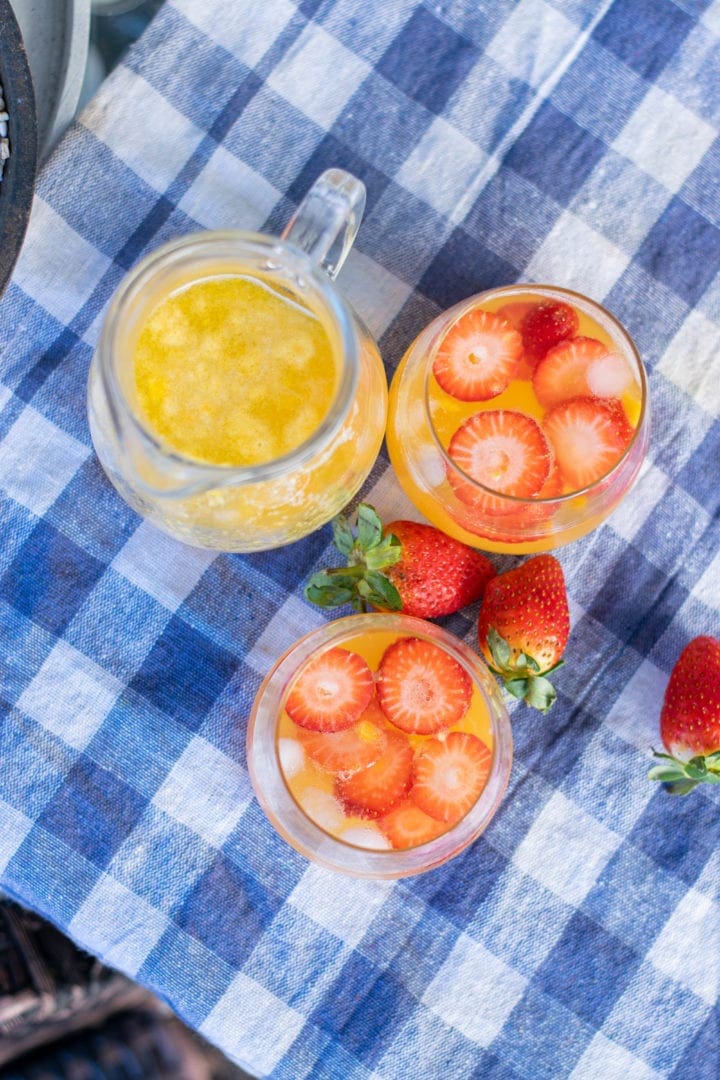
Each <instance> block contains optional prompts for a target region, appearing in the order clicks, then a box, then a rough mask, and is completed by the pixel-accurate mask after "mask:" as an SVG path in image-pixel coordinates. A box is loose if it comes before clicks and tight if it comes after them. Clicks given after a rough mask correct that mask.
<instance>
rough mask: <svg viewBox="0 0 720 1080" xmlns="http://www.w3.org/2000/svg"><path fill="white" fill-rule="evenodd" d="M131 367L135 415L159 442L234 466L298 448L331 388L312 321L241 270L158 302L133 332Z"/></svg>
mask: <svg viewBox="0 0 720 1080" xmlns="http://www.w3.org/2000/svg"><path fill="white" fill-rule="evenodd" d="M134 370H135V386H136V392H137V398H138V402H139V405H140V410H141V414H142V415H143V417H144V419H145V421H146V423H147V425H148V427H149V428H151V429H152V431H153V432H155V433H156V434H157V435H158V436H159V437H160V439H161V440H162V442H163V443H164V444H166V445H167V446H168V447H169V448H170V449H172V450H174V451H177V452H179V453H181V454H183V455H184V456H186V457H189V458H192V459H193V460H195V461H198V462H203V463H206V464H209V465H227V466H236V467H243V466H252V465H262V464H265V463H266V462H270V461H275V460H276V459H278V458H281V457H283V456H284V455H285V454H288V453H290V452H291V451H293V450H295V449H297V447H299V446H300V445H301V444H302V443H303V442H305V441H306V440H307V439H308V438H309V437H310V436H311V435H312V434H313V433H314V432H315V431H317V429H318V428H319V427H320V425H321V424H322V422H323V420H324V419H325V417H326V416H327V414H328V411H329V408H330V405H331V403H332V401H333V400H334V398H335V395H336V392H337V385H338V364H337V361H336V358H335V354H334V350H333V347H332V345H331V342H330V339H329V338H328V334H327V332H326V330H325V328H324V326H323V325H322V323H321V321H320V319H319V318H318V317H317V316H316V315H315V314H314V313H313V312H312V311H310V310H309V309H308V308H306V307H303V306H301V305H300V304H298V303H296V302H295V301H294V300H293V299H291V298H289V297H287V296H283V295H281V293H280V292H278V291H277V290H276V289H273V288H271V287H270V285H269V284H267V283H265V282H263V281H261V280H258V279H252V278H248V277H244V276H242V275H239V274H238V275H231V274H222V275H218V276H216V277H206V278H202V279H200V280H198V281H193V282H191V283H190V284H188V285H186V286H185V287H183V288H180V289H176V290H175V291H174V292H171V293H170V294H169V295H168V296H166V297H164V298H163V299H161V300H160V301H159V302H158V303H156V304H155V306H154V307H152V308H151V310H150V311H149V313H148V314H147V316H146V318H145V319H144V321H143V323H142V325H141V326H140V328H139V333H138V336H137V341H136V346H135V369H134Z"/></svg>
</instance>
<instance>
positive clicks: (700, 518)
mask: <svg viewBox="0 0 720 1080" xmlns="http://www.w3.org/2000/svg"><path fill="white" fill-rule="evenodd" d="M719 127H720V0H712V2H710V0H674V2H673V0H614V2H610V0H442V2H438V3H430V2H427V3H417V2H416V0H393V2H392V3H383V2H382V0H363V2H362V3H361V2H360V0H302V2H296V3H293V2H291V0H263V2H259V0H257V2H255V3H252V2H251V3H245V4H234V3H227V2H226V0H168V3H167V4H166V5H165V7H164V8H163V9H162V10H161V12H160V14H159V16H158V17H157V19H156V20H155V22H154V23H153V24H151V26H150V27H149V29H148V31H147V32H146V34H145V35H144V37H143V38H142V39H141V40H140V42H139V43H138V44H137V45H136V47H134V48H133V49H132V50H131V52H130V53H129V54H128V56H127V58H126V59H125V62H124V64H123V65H122V66H121V67H120V68H119V69H118V70H117V71H115V72H114V73H113V74H112V75H111V77H110V78H109V79H108V80H107V82H106V83H105V84H104V85H103V87H102V88H101V91H100V93H99V95H98V96H97V98H96V99H95V100H94V101H93V102H92V103H91V105H90V106H89V107H88V109H87V110H86V111H85V113H84V114H83V115H82V117H81V118H80V121H79V122H78V123H77V124H76V125H75V127H74V128H73V129H72V130H71V131H70V133H69V134H68V135H67V137H66V138H65V139H64V141H63V143H62V144H61V146H60V148H59V150H58V151H57V153H56V154H55V156H54V157H53V159H52V160H51V162H50V164H49V165H48V167H47V168H46V169H45V171H44V173H43V175H42V176H41V179H40V182H39V185H38V193H37V198H36V201H35V206H34V211H33V216H32V221H31V226H30V231H29V235H28V238H27V243H26V245H25V248H24V251H23V253H22V256H21V259H20V262H19V264H18V266H17V270H16V273H15V275H14V278H13V281H12V283H11V285H10V287H9V289H8V291H7V293H6V296H5V298H4V299H3V302H2V304H0V335H1V337H0V359H1V361H2V367H1V372H2V383H1V384H0V440H1V441H0V499H1V500H2V513H1V515H0V627H1V633H0V693H1V695H2V706H3V711H2V715H1V717H0V887H2V888H3V889H5V890H6V891H7V892H9V893H10V894H12V895H14V896H15V897H17V898H18V899H19V900H20V901H21V902H23V903H25V904H27V905H29V906H30V907H32V908H34V909H36V910H37V911H39V912H41V913H42V914H44V915H45V916H47V917H48V918H49V919H51V920H52V921H53V922H54V923H56V924H57V925H58V926H60V927H61V928H62V929H63V930H65V931H66V932H67V933H68V934H69V935H70V936H71V937H72V938H74V939H75V940H76V941H77V942H79V943H80V944H81V945H82V946H84V947H85V948H87V949H89V950H90V951H92V952H94V953H96V954H97V955H99V956H100V957H102V958H103V959H104V960H105V961H106V962H107V963H108V964H111V965H115V966H116V967H118V968H120V969H121V970H122V971H125V972H127V973H129V974H130V975H131V976H134V977H135V978H137V979H138V980H139V981H140V982H141V983H144V984H146V985H147V986H149V987H151V988H152V989H153V990H155V991H156V992H157V993H158V994H160V995H161V996H162V997H163V998H165V999H166V1000H167V1001H168V1002H169V1003H170V1004H171V1005H172V1006H173V1008H174V1009H176V1010H177V1012H178V1013H179V1014H180V1015H181V1016H182V1017H183V1018H184V1019H185V1020H186V1021H187V1022H188V1023H190V1024H191V1025H194V1026H195V1027H196V1028H198V1029H199V1030H200V1031H202V1032H203V1033H204V1034H205V1035H206V1036H207V1037H208V1038H209V1039H211V1040H212V1041H214V1042H216V1043H217V1044H218V1045H219V1046H221V1047H222V1048H223V1049H224V1050H225V1051H226V1053H227V1054H229V1055H230V1056H231V1057H232V1058H234V1059H236V1060H237V1061H238V1062H240V1063H241V1064H243V1065H244V1066H245V1067H246V1068H247V1069H248V1070H249V1071H250V1072H252V1073H253V1074H256V1075H258V1076H272V1077H275V1078H278V1080H279V1078H283V1080H303V1078H305V1077H308V1078H312V1080H324V1078H327V1080H361V1078H367V1080H370V1078H373V1080H407V1078H409V1077H413V1078H415V1077H417V1078H420V1080H440V1078H442V1080H464V1078H470V1077H482V1078H483V1080H490V1078H496V1080H500V1078H503V1080H511V1078H517V1077H522V1078H526V1080H542V1078H553V1080H554V1078H558V1077H572V1078H573V1080H616V1078H622V1080H647V1078H651V1077H652V1078H654V1077H682V1078H683V1080H717V1078H718V1076H720V1012H719V1009H718V992H719V988H720V946H719V942H720V850H719V848H720V845H719V842H718V837H719V833H720V800H719V799H718V795H719V794H720V789H718V788H710V787H708V788H707V790H701V789H698V790H697V791H696V792H694V793H693V794H692V795H691V796H689V797H687V798H685V799H672V798H670V797H669V796H667V795H666V794H665V793H664V792H663V791H662V789H661V788H660V787H659V786H658V785H653V784H651V783H649V782H648V781H647V780H646V778H645V774H646V771H647V767H648V764H649V753H650V751H649V748H650V746H651V745H652V744H657V721H658V714H659V709H660V704H661V700H662V695H663V691H664V687H665V684H666V681H667V677H668V673H669V671H670V669H671V667H672V664H673V662H674V660H675V658H676V656H677V655H678V653H679V652H680V649H681V648H682V646H683V645H684V644H685V642H686V641H687V640H688V639H689V638H690V637H691V636H693V635H695V634H698V633H701V632H706V633H714V634H718V633H719V632H720V483H718V474H719V471H720V468H719V466H720V421H719V419H718V418H719V417H720V330H719V327H720V182H719V181H718V168H719V166H720V140H719V139H718V129H719ZM330 165H340V166H343V167H345V168H347V169H349V170H350V171H352V172H354V173H355V174H357V175H358V176H360V177H361V178H362V179H363V180H364V181H365V183H366V185H367V188H368V194H369V205H368V212H367V216H366V219H365V221H364V224H363V226H362V229H361V232H360V235H359V238H358V241H357V244H356V247H355V250H354V251H353V252H352V254H351V256H350V259H349V261H348V263H347V265H346V267H345V269H344V270H343V272H342V274H341V278H340V284H341V287H342V288H343V289H344V291H345V292H346V294H347V295H348V296H349V298H350V299H351V300H352V302H353V303H354V305H355V306H356V308H357V309H358V311H359V312H360V314H361V315H362V316H363V318H364V319H365V320H366V321H367V322H368V323H369V324H370V326H371V328H372V329H373V330H374V331H375V333H376V335H377V337H378V339H379V340H380V343H381V347H382V350H383V355H384V357H385V359H386V362H387V366H388V371H389V372H391V371H392V369H393V367H394V365H395V363H396V362H397V359H398V357H399V356H400V354H401V352H402V350H403V348H404V347H405V346H406V345H407V343H408V342H409V341H410V340H411V339H412V337H413V336H414V334H415V333H416V332H417V331H418V330H419V328H420V327H422V326H423V325H424V324H425V323H426V322H428V321H429V320H430V319H431V318H432V317H433V316H434V315H435V314H436V313H437V312H438V311H439V310H440V309H442V308H443V307H446V306H447V305H449V304H452V303H454V302H455V301H457V300H459V299H461V298H462V297H465V296H467V295H469V294H470V293H473V292H476V291H478V290H480V289H483V288H486V287H488V286H491V285H497V284H500V283H505V282H510V281H515V280H529V281H550V282H555V283H558V284H562V285H567V286H571V287H573V288H576V289H579V290H580V291H583V292H586V293H588V294H589V295H591V296H593V297H595V298H596V299H599V300H603V301H604V302H605V303H606V304H607V305H608V306H609V307H610V309H611V310H612V311H614V312H615V313H616V314H617V315H618V316H619V318H620V319H621V320H622V321H623V322H624V323H625V324H626V325H627V327H628V328H629V330H630V332H631V334H632V335H633V336H634V338H635V340H636V342H637V343H638V346H639V348H640V350H641V352H642V354H643V356H644V358H645V361H646V364H647V366H648V368H649V371H650V373H651V385H652V400H653V408H654V430H653V439H652V447H651V452H650V457H649V461H648V462H647V466H646V468H645V470H644V472H643V474H642V477H641V479H640V482H639V484H638V486H637V488H636V489H635V491H634V492H633V494H632V496H631V497H630V498H629V499H628V500H627V501H626V503H625V504H624V505H623V506H622V507H621V508H620V509H619V510H618V511H617V512H616V513H615V514H614V516H613V517H612V519H611V520H610V521H609V522H607V523H606V524H605V525H604V526H603V527H602V528H601V529H599V530H598V531H597V532H596V533H595V534H594V535H593V536H591V537H588V538H586V539H584V540H582V541H580V542H578V543H577V544H575V545H573V546H571V547H570V548H567V549H564V550H563V551H562V552H561V553H560V558H561V561H562V563H563V566H564V569H565V572H566V575H567V580H568V584H569V591H570V596H571V608H572V617H573V633H572V637H571V643H570V646H569V649H568V654H567V661H568V662H567V665H566V667H565V668H564V669H563V671H562V673H561V674H560V675H559V677H558V679H557V682H558V688H559V702H558V704H557V705H556V706H555V708H554V709H553V710H552V711H551V712H550V713H549V714H548V716H547V717H541V716H539V715H538V714H535V713H531V712H530V711H529V710H527V709H525V708H524V707H517V708H515V709H514V712H513V726H514V737H515V742H516V759H515V764H514V767H513V773H512V780H511V784H510V789H509V791H508V795H507V798H506V800H505V802H504V804H503V806H502V809H501V811H500V813H499V814H498V815H497V817H496V819H495V820H494V821H493V823H492V825H491V827H490V828H489V830H488V831H487V833H486V834H485V835H484V836H483V837H482V838H481V839H480V840H479V841H478V842H477V843H476V844H474V845H473V846H472V847H471V848H470V849H469V850H468V851H466V852H465V853H464V854H463V855H462V856H461V857H459V858H458V859H456V860H455V861H453V862H451V863H450V864H448V865H447V866H446V867H444V868H441V869H439V870H436V871H434V872H432V873H429V874H427V875H424V876H420V877H417V878H414V879H407V880H405V881H402V882H400V883H387V882H382V883H374V882H358V881H354V880H349V879H344V878H342V877H340V876H337V875H333V874H330V873H328V872H325V871H323V870H320V869H317V868H315V867H313V866H310V865H309V864H308V863H306V862H305V861H304V860H303V859H302V858H301V857H300V856H299V855H297V854H296V853H295V852H294V851H292V850H291V849H290V848H288V847H287V846H286V845H285V844H284V843H283V842H282V841H281V840H280V839H279V838H278V837H277V836H276V835H275V833H274V832H273V830H272V828H271V827H270V825H269V824H268V823H267V821H266V820H265V818H264V817H263V815H262V813H261V811H260V810H259V808H258V805H257V803H256V802H255V800H254V799H253V796H252V793H251V789H250V785H249V782H248V776H247V771H246V767H245V756H244V737H245V720H246V716H247V713H248V709H249V706H250V703H251V701H252V698H253V695H254V693H255V691H256V689H257V686H258V684H259V682H260V679H261V677H262V675H263V673H264V672H265V671H266V670H267V668H268V666H269V665H270V663H271V661H272V660H273V658H274V657H275V656H276V655H277V654H278V653H279V652H280V651H281V650H283V649H284V648H285V647H286V646H288V645H289V644H290V643H291V642H292V641H293V640H294V639H295V638H296V637H298V636H299V635H300V634H301V633H302V632H304V631H306V630H307V629H309V628H310V627H313V626H316V625H318V624H319V623H320V622H321V621H322V619H323V618H324V616H323V615H322V614H321V613H319V612H318V611H315V610H312V609H311V608H310V607H309V605H307V604H306V603H305V601H304V600H303V599H302V593H301V584H302V582H303V580H304V579H305V578H306V577H307V575H308V574H309V573H310V572H311V571H312V570H314V569H317V568H318V567H319V565H320V564H321V563H323V562H324V561H325V560H326V559H327V558H328V557H329V554H330V532H329V529H328V528H325V529H323V530H321V531H320V532H318V533H316V534H315V535H313V536H310V537H309V538H307V539H306V540H305V541H303V542H301V543H298V544H295V545H293V546H291V547H288V548H285V549H283V550H278V551H272V552H268V553H265V554H260V555H253V556H247V557H244V556H237V555H230V556H225V555H220V556H218V557H215V556H213V555H212V554H210V553H207V552H204V551H201V550H194V549H191V548H188V547H184V546H182V545H181V544H179V543H177V542H175V541H173V540H171V539H169V538H167V537H166V536H164V535H162V534H161V533H159V532H157V531H156V530H155V529H154V528H152V527H150V526H149V525H148V524H146V523H143V522H142V521H141V520H140V519H139V518H138V517H136V516H135V514H134V513H133V512H132V511H131V510H129V509H128V508H127V507H126V506H125V504H124V503H123V502H122V501H121V500H120V498H119V497H118V496H117V495H116V494H115V492H114V491H113V489H112V488H111V487H110V485H109V484H108V482H107V481H106V480H105V478H104V475H103V473H102V472H101V470H100V468H99V466H98V464H97V461H96V460H95V457H94V455H93V451H92V448H91V444H90V440H89V435H88V428H87V423H86V416H85V380H86V375H87V369H88V363H89V360H90V356H91V353H92V349H93V345H94V342H95V341H96V339H97V335H98V328H99V325H100V321H101V318H102V312H103V309H104V307H105V305H106V303H107V301H108V298H109V297H110V295H111V294H112V292H113V290H114V289H115V287H116V286H117V284H118V282H119V280H120V279H121V277H122V275H123V274H124V272H125V271H126V270H127V269H128V268H129V267H131V266H132V265H133V264H134V263H135V262H136V261H137V259H138V258H139V257H140V256H141V255H143V254H144V253H145V252H147V251H148V250H150V249H152V248H154V247H155V246H157V245H158V244H159V243H161V242H162V241H165V240H167V239H169V238H171V237H174V236H177V235H178V234H180V233H184V232H187V231H190V230H195V229H197V228H198V227H218V226H237V227H241V228H249V229H265V230H268V231H277V230H279V229H280V228H281V227H282V225H283V223H284V222H285V221H286V219H287V218H288V216H289V214H290V213H291V211H292V209H293V207H294V206H295V205H296V203H297V202H298V200H299V199H300V197H301V196H302V195H303V194H304V192H305V191H306V189H307V188H308V187H309V185H310V183H311V182H312V180H313V179H314V178H315V177H316V176H317V174H319V173H320V172H321V171H322V170H323V169H324V168H326V167H327V166H330ZM363 495H364V497H366V498H367V499H369V500H371V501H372V502H374V503H375V504H376V505H377V506H378V508H379V509H380V510H381V511H382V512H384V513H387V514H389V515H395V516H402V515H404V514H406V513H407V512H408V510H409V507H408V505H407V503H406V502H405V500H404V498H403V497H402V496H401V494H400V492H399V489H398V487H397V486H396V483H395V481H394V480H393V477H392V474H391V471H390V469H389V466H388V464H387V459H386V458H384V457H383V458H381V459H380V460H379V461H378V463H377V466H376V467H375V469H374V471H373V474H372V475H371V477H370V479H369V481H368V483H367V484H366V486H365V488H364V491H363ZM496 562H497V564H498V565H503V564H507V563H508V562H509V560H499V559H498V560H496ZM474 614H475V613H474V611H473V610H469V611H467V612H465V613H463V614H462V615H458V616H455V617H453V618H451V619H448V620H446V623H447V625H449V627H450V628H451V629H453V630H454V631H456V632H458V633H460V634H461V635H462V636H464V637H466V638H467V640H468V641H472V640H473V636H474V625H473V616H474Z"/></svg>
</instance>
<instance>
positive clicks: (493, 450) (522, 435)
mask: <svg viewBox="0 0 720 1080" xmlns="http://www.w3.org/2000/svg"><path fill="white" fill-rule="evenodd" d="M448 455H449V456H450V458H451V459H452V460H453V461H454V462H455V464H456V465H457V466H458V468H460V469H462V471H463V472H464V473H466V474H467V475H468V476H470V477H472V479H473V480H477V481H479V482H480V483H481V484H484V485H486V486H487V487H489V488H493V490H495V491H497V492H498V493H499V494H502V495H515V496H517V497H518V498H530V497H531V496H532V495H537V493H538V492H539V491H540V489H541V488H542V486H543V484H544V483H545V481H546V480H547V479H548V476H549V475H550V468H551V464H552V453H551V451H550V447H549V446H548V443H547V440H546V438H545V436H544V435H543V433H542V430H541V428H540V425H539V424H538V423H537V422H536V421H535V420H533V419H532V417H530V416H526V415H525V413H520V412H514V411H513V410H512V409H488V410H487V411H485V412H479V413H475V415H474V416H471V417H470V418H469V419H468V420H466V421H465V422H464V423H463V424H461V426H460V427H459V428H458V430H457V431H456V432H455V434H454V435H453V437H452V439H451V440H450V445H449V446H448ZM448 479H449V480H450V483H451V484H452V487H453V489H454V491H455V494H456V495H457V497H458V498H459V499H460V500H461V501H462V502H464V503H466V504H467V505H471V506H473V507H474V508H476V509H477V510H479V511H481V512H487V513H491V514H493V513H494V514H498V513H510V512H512V511H513V510H514V509H515V507H513V506H507V505H506V504H505V503H504V502H503V500H502V499H496V498H493V496H492V495H489V494H486V493H485V492H482V491H478V489H477V488H475V487H474V486H473V485H472V484H469V483H467V481H465V480H463V479H462V478H461V477H458V476H456V475H455V473H454V472H451V471H449V472H448Z"/></svg>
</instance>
